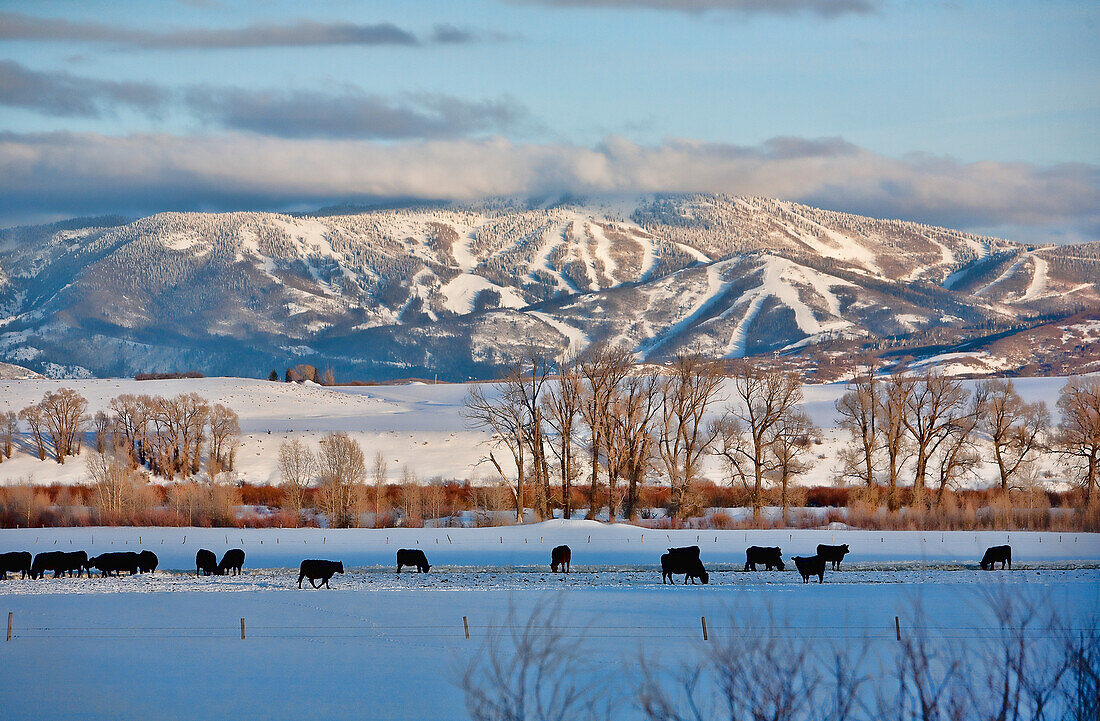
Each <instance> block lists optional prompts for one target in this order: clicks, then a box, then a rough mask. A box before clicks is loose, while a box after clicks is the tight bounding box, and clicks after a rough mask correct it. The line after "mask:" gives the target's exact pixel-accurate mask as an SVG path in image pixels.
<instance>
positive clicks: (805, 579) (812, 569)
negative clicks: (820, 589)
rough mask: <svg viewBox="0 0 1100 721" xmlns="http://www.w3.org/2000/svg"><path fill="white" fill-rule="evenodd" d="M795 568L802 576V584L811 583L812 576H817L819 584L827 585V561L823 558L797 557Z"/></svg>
mask: <svg viewBox="0 0 1100 721" xmlns="http://www.w3.org/2000/svg"><path fill="white" fill-rule="evenodd" d="M794 566H795V568H797V569H798V572H799V573H801V574H802V583H809V582H810V576H817V582H818V583H825V559H824V558H822V557H821V556H795V557H794Z"/></svg>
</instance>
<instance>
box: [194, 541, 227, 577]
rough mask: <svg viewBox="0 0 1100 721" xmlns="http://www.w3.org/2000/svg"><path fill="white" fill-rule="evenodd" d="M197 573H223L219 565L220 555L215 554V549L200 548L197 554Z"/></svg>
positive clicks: (209, 574)
mask: <svg viewBox="0 0 1100 721" xmlns="http://www.w3.org/2000/svg"><path fill="white" fill-rule="evenodd" d="M195 575H196V576H200V575H201V576H220V575H221V569H220V568H219V567H218V557H217V556H215V555H214V552H213V551H208V550H206V549H205V548H200V549H199V552H198V553H196V554H195Z"/></svg>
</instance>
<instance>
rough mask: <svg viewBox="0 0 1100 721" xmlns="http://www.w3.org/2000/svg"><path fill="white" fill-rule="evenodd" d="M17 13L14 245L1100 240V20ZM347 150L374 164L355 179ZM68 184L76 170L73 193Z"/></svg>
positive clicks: (320, 10) (622, 3)
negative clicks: (379, 219) (421, 221)
mask: <svg viewBox="0 0 1100 721" xmlns="http://www.w3.org/2000/svg"><path fill="white" fill-rule="evenodd" d="M685 8H686V9H685ZM0 13H3V14H0V133H2V134H3V135H0V170H3V169H4V165H5V164H7V165H8V170H9V171H10V172H8V173H7V174H6V175H7V177H9V179H10V183H11V186H10V187H9V188H8V190H10V191H11V192H9V193H7V194H5V193H4V191H5V188H4V187H3V183H4V181H3V180H2V179H0V196H3V195H6V196H7V199H6V200H4V199H0V225H8V224H11V223H12V222H26V221H29V220H39V219H48V218H53V217H62V216H65V215H71V214H75V213H94V212H111V211H121V212H129V213H143V212H154V211H156V210H160V209H169V208H172V209H192V208H195V209H221V207H225V208H234V207H241V206H242V205H257V206H262V207H280V206H287V205H294V204H295V203H296V202H300V203H303V204H305V205H307V206H308V204H310V203H313V202H323V201H326V200H333V201H338V200H342V199H351V198H360V197H372V198H377V197H381V198H385V197H399V196H400V197H407V196H432V197H453V198H456V199H464V198H472V197H477V196H479V195H484V194H488V193H493V194H495V193H508V194H511V193H515V194H525V193H543V192H579V193H585V192H654V191H680V190H691V191H696V190H713V191H715V192H747V193H759V194H769V195H770V194H782V195H785V196H787V197H790V198H791V199H794V200H803V201H806V202H816V203H819V204H823V205H829V206H832V207H837V208H838V209H843V210H853V211H856V212H867V213H870V214H876V215H898V216H902V217H911V218H912V219H915V220H923V221H927V222H936V223H953V224H957V225H960V226H963V227H966V228H968V229H975V230H988V231H990V232H1002V233H1014V234H1016V235H1017V236H1020V237H1021V238H1022V239H1027V240H1035V241H1037V242H1042V241H1046V240H1053V241H1056V242H1057V241H1067V240H1075V239H1093V238H1095V237H1098V236H1100V232H1098V229H1100V219H1098V216H1100V209H1098V208H1097V206H1098V205H1100V191H1098V186H1100V181H1098V177H1100V171H1098V166H1100V133H1098V132H1097V128H1098V127H1100V41H1098V40H1097V38H1098V37H1100V4H1097V3H1092V2H1058V1H1042V2H1040V1H1034V2H1012V1H1006V2H971V1H968V0H958V1H956V2H937V1H935V0H929V1H923V2H919V1H904V0H881V1H880V0H772V1H771V2H764V1H763V0H515V1H507V0H484V1H476V2H475V1H468V2H467V1H464V2H454V1H452V2H434V1H426V0H411V1H410V0H407V1H406V2H370V3H350V2H317V3H309V4H302V3H280V2H256V3H228V2H219V1H218V0H209V1H207V2H201V1H200V2H190V3H189V2H166V3H147V2H111V3H94V2H87V3H79V4H78V3H72V2H40V3H34V4H28V3H0ZM349 38H350V39H349ZM775 138H783V139H786V140H787V141H790V140H797V141H799V142H798V143H796V144H792V143H790V142H785V143H784V144H782V145H781V147H779V146H776V145H775V144H774V143H772V144H770V145H769V141H771V140H772V139H775ZM824 139H828V142H826V141H825V140H824ZM238 146H246V147H250V148H252V151H253V152H263V153H264V154H269V153H275V154H280V155H284V156H287V157H295V158H297V159H298V165H297V166H296V167H299V168H301V171H302V172H301V174H300V175H301V176H302V177H298V178H294V179H292V178H286V179H285V181H286V182H285V183H279V182H277V181H278V180H279V178H278V177H273V176H278V175H279V174H280V173H290V172H292V171H291V170H290V169H289V167H282V166H280V165H278V164H274V165H273V164H271V162H270V161H267V162H266V164H265V163H255V162H253V160H251V159H250V158H249V157H236V156H234V155H233V150H232V148H236V147H238ZM792 147H795V148H797V149H796V150H791V148H792ZM825 147H827V148H829V149H828V150H825V151H823V150H822V148H825ZM187 148H191V149H193V151H194V153H193V155H194V157H195V158H211V159H216V158H219V157H222V158H225V159H226V162H227V163H229V164H231V165H232V168H231V173H230V174H229V175H230V176H231V177H228V178H227V177H226V175H227V174H226V173H225V172H218V173H213V172H209V173H205V174H204V172H203V170H202V169H201V168H199V167H196V166H195V165H193V164H190V163H189V162H187V161H186V160H185V159H181V157H180V154H181V153H185V152H186V149H187ZM226 148H230V150H229V151H227V150H226ZM261 149H262V150H261ZM673 156H675V157H673ZM793 156H797V157H793ZM341 157H344V158H347V163H348V167H336V168H334V167H333V163H336V164H337V166H339V163H340V161H339V158H341ZM310 158H314V159H315V160H310ZM154 159H159V162H160V163H161V165H160V166H159V167H158V166H157V165H156V163H155V162H154ZM320 159H323V161H324V163H325V165H324V166H323V167H322V166H321V165H320V163H321V162H322V161H321V160H320ZM723 163H724V164H723ZM60 165H65V166H68V168H69V169H70V171H71V175H72V178H71V179H66V178H55V179H54V180H55V181H58V182H53V183H47V175H48V174H49V173H50V172H53V173H58V172H60V171H59V170H58V166H60ZM368 165H369V166H377V167H378V168H380V169H385V172H386V175H385V176H383V175H381V172H382V171H381V170H377V171H375V172H374V173H373V174H372V173H371V171H370V170H369V168H367V166H368ZM471 165H478V166H479V167H483V168H487V169H488V170H487V171H486V175H478V174H473V173H472V171H470V170H469V167H470V166H471ZM135 166H140V167H135ZM697 167H699V168H702V169H701V171H700V172H696V170H695V168H697ZM127 168H129V170H127ZM223 170H224V169H223ZM489 171H496V172H495V173H490V172H489ZM143 173H144V175H142V174H143ZM334 173H335V174H337V175H343V176H345V180H346V184H345V187H341V186H340V185H339V184H338V183H334V182H333V181H332V177H331V176H332V175H333V174H334ZM182 175H188V176H189V177H190V178H191V181H190V182H189V183H183V182H182V181H181V180H180V176H182ZM204 175H205V176H206V177H202V176H204ZM800 176H801V177H803V178H805V180H804V181H803V182H802V183H801V184H799V182H798V177H800ZM502 178H504V179H508V178H510V179H511V182H510V183H509V182H505V181H504V180H502ZM310 179H312V180H313V181H314V182H312V183H310V182H309V181H310ZM17 181H18V182H19V185H18V186H16V182H17ZM89 185H94V186H96V187H95V191H94V192H92V191H90V190H89V189H88V186H89ZM712 186H713V187H712ZM944 188H950V190H949V191H947V190H944ZM32 189H33V193H32ZM1021 204H1022V205H1023V206H1026V207H1022V206H1021Z"/></svg>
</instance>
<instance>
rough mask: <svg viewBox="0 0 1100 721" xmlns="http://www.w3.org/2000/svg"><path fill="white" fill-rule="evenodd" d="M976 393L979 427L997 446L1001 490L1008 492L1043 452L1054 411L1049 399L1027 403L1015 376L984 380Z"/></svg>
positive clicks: (994, 453) (993, 444)
mask: <svg viewBox="0 0 1100 721" xmlns="http://www.w3.org/2000/svg"><path fill="white" fill-rule="evenodd" d="M976 393H977V394H978V396H980V397H981V399H982V402H981V404H980V406H979V408H978V418H979V428H980V429H981V430H982V431H983V432H984V433H985V434H986V435H988V436H989V440H990V443H991V444H992V446H993V460H994V461H995V462H996V463H997V476H998V479H999V480H1000V485H1001V492H1002V493H1008V490H1009V488H1010V487H1011V486H1012V483H1013V481H1014V480H1015V478H1016V476H1017V474H1019V473H1020V471H1021V470H1022V469H1023V468H1024V467H1026V466H1027V465H1029V464H1030V463H1032V462H1033V461H1034V460H1036V458H1037V457H1038V456H1039V453H1040V452H1041V450H1042V441H1043V436H1044V435H1045V434H1046V432H1047V430H1048V429H1049V428H1050V412H1049V411H1048V410H1047V407H1046V404H1045V403H1042V402H1040V403H1025V402H1024V399H1023V398H1021V397H1020V394H1019V393H1017V392H1016V386H1015V385H1014V384H1013V383H1012V381H1011V380H1003V379H999V378H994V379H989V380H984V381H982V382H980V383H979V384H978V386H977V389H976Z"/></svg>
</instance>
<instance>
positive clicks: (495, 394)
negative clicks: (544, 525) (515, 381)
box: [463, 384, 527, 523]
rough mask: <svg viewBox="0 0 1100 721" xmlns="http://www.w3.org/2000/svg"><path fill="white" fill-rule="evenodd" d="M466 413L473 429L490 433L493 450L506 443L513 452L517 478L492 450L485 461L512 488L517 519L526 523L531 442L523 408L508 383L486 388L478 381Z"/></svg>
mask: <svg viewBox="0 0 1100 721" xmlns="http://www.w3.org/2000/svg"><path fill="white" fill-rule="evenodd" d="M463 416H464V417H465V419H466V423H467V425H469V426H470V427H471V428H477V429H481V430H485V431H488V432H489V434H490V435H489V439H488V440H487V441H486V443H487V444H488V445H489V446H490V448H491V449H495V448H499V447H500V446H502V445H503V446H504V447H505V448H506V449H507V450H508V452H509V453H511V454H512V460H513V461H514V463H515V467H516V478H515V480H514V481H513V480H512V478H511V477H510V476H509V474H508V473H506V472H505V470H504V468H503V467H502V466H501V465H500V462H499V461H498V460H497V458H496V456H495V455H494V454H493V451H492V450H490V451H489V456H488V458H487V459H483V460H488V461H489V462H490V463H492V464H493V467H494V468H496V470H497V473H499V474H500V478H501V480H502V481H503V482H504V484H505V486H507V487H508V488H509V490H510V491H511V493H512V497H513V500H514V501H515V507H516V522H517V523H523V511H524V509H525V507H526V506H525V500H524V499H525V497H524V492H523V491H524V481H525V470H526V468H525V464H524V459H525V453H524V451H525V449H526V447H527V443H526V439H525V436H524V425H525V420H524V417H523V410H522V408H521V407H520V405H519V404H518V403H515V402H513V400H512V399H511V398H509V397H508V395H507V386H503V385H498V386H492V387H490V388H489V389H488V390H486V389H485V387H484V386H482V385H479V384H475V385H472V386H471V387H470V390H469V392H468V393H467V394H466V400H465V410H464V411H463Z"/></svg>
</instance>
